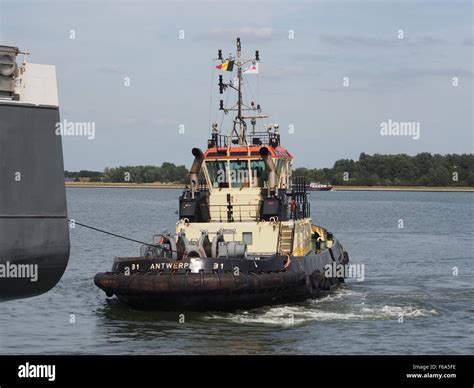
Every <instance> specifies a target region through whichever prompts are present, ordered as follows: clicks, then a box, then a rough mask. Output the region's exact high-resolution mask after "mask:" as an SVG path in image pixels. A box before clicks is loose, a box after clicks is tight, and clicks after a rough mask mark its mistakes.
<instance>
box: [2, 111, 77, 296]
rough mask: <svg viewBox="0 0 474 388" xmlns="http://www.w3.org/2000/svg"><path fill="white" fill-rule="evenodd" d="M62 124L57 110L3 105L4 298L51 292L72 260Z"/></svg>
mask: <svg viewBox="0 0 474 388" xmlns="http://www.w3.org/2000/svg"><path fill="white" fill-rule="evenodd" d="M58 122H59V108H58V107H42V106H35V105H30V104H19V103H0V123H1V126H0V182H1V187H0V266H1V269H2V271H1V273H0V275H1V276H0V300H8V299H13V298H22V297H28V296H34V295H38V294H41V293H43V292H46V291H48V290H49V289H50V288H52V287H53V286H54V285H55V284H56V283H57V282H58V281H59V279H60V278H61V276H62V274H63V272H64V270H65V268H66V265H67V262H68V259H69V232H68V220H67V206H66V194H65V188H64V168H63V154H62V145H61V137H60V136H58V135H56V133H55V126H56V123H58ZM20 266H22V267H20ZM31 266H35V268H34V269H33V267H31ZM21 268H23V269H27V270H26V272H25V271H23V272H22V271H21V270H19V269H21ZM12 269H14V270H12ZM22 274H23V275H25V274H29V275H35V276H28V277H25V276H21V275H22Z"/></svg>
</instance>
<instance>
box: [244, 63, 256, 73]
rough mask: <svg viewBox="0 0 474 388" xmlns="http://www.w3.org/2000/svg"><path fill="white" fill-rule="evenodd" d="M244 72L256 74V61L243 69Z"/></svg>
mask: <svg viewBox="0 0 474 388" xmlns="http://www.w3.org/2000/svg"><path fill="white" fill-rule="evenodd" d="M244 74H258V62H255V63H253V64H252V65H250V67H249V68H247V69H245V70H244Z"/></svg>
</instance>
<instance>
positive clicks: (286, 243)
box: [279, 224, 293, 255]
mask: <svg viewBox="0 0 474 388" xmlns="http://www.w3.org/2000/svg"><path fill="white" fill-rule="evenodd" d="M279 237H280V247H279V248H280V249H279V252H280V254H282V255H286V254H287V253H290V254H291V252H292V249H291V245H292V242H293V228H292V227H291V226H289V225H284V224H282V225H281V228H280V236H279Z"/></svg>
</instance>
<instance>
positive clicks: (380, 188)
mask: <svg viewBox="0 0 474 388" xmlns="http://www.w3.org/2000/svg"><path fill="white" fill-rule="evenodd" d="M333 190H334V191H423V192H427V191H429V192H474V187H454V186H444V187H437V186H334V187H333Z"/></svg>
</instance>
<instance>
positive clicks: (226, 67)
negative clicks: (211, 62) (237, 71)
mask: <svg viewBox="0 0 474 388" xmlns="http://www.w3.org/2000/svg"><path fill="white" fill-rule="evenodd" d="M216 69H219V70H222V71H232V70H234V61H229V60H227V61H225V62H222V63H221V64H220V65H217V66H216Z"/></svg>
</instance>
